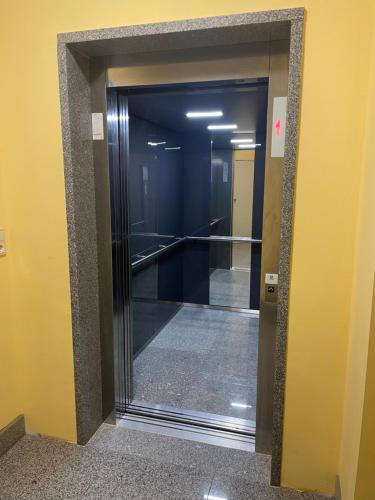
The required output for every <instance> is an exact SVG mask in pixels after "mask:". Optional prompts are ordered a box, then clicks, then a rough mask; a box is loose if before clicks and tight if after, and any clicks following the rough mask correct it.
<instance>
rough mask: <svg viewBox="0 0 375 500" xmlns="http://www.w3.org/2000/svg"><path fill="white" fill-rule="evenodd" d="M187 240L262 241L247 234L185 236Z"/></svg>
mask: <svg viewBox="0 0 375 500" xmlns="http://www.w3.org/2000/svg"><path fill="white" fill-rule="evenodd" d="M186 239H188V240H202V241H230V242H232V243H236V242H238V243H258V244H259V243H262V240H258V239H256V238H250V237H248V236H186Z"/></svg>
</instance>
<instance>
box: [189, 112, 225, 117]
mask: <svg viewBox="0 0 375 500" xmlns="http://www.w3.org/2000/svg"><path fill="white" fill-rule="evenodd" d="M222 116H223V112H222V111H188V112H187V113H186V117H187V118H221V117H222Z"/></svg>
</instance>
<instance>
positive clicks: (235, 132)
mask: <svg viewBox="0 0 375 500" xmlns="http://www.w3.org/2000/svg"><path fill="white" fill-rule="evenodd" d="M233 134H255V130H235V131H234V132H233Z"/></svg>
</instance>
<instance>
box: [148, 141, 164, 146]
mask: <svg viewBox="0 0 375 500" xmlns="http://www.w3.org/2000/svg"><path fill="white" fill-rule="evenodd" d="M147 144H148V145H149V146H161V145H162V144H167V143H166V142H165V141H164V142H152V141H149V142H148V143H147Z"/></svg>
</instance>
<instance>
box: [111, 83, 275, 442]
mask: <svg viewBox="0 0 375 500" xmlns="http://www.w3.org/2000/svg"><path fill="white" fill-rule="evenodd" d="M267 91H268V86H267V82H266V81H264V82H257V83H256V84H253V83H247V84H242V85H237V84H233V83H229V84H225V85H224V84H223V86H222V87H219V86H217V85H216V86H215V87H212V86H207V87H203V86H200V87H192V86H187V87H184V88H181V87H179V88H176V89H173V88H171V87H168V88H150V89H143V90H134V89H120V90H111V91H110V92H109V94H108V107H109V109H108V115H109V117H110V118H112V120H111V119H110V120H109V129H108V134H109V144H110V168H111V203H112V233H113V263H114V265H113V269H114V297H115V300H114V304H115V311H114V314H115V328H116V332H115V338H116V346H115V348H116V349H115V350H116V362H117V367H116V369H117V375H116V378H117V381H116V405H117V410H118V411H119V413H124V412H128V413H136V414H142V415H151V416H154V417H159V418H168V419H172V420H178V421H184V422H189V423H193V424H199V425H205V426H211V427H214V428H220V429H227V430H228V429H229V430H233V431H236V432H242V433H245V434H254V432H255V413H256V387H257V353H258V331H259V326H258V323H259V312H258V310H259V288H260V283H259V280H260V253H261V245H262V224H261V222H260V223H259V221H261V219H262V209H263V189H264V186H263V183H264V150H265V144H264V142H265V141H264V140H262V142H259V137H264V136H265V134H264V131H265V128H266V113H267ZM197 109H198V110H199V109H210V110H216V109H217V110H220V113H221V115H222V116H224V117H225V119H226V120H228V121H229V122H230V123H237V122H238V123H239V125H238V127H241V129H242V128H243V130H244V132H242V133H241V131H239V134H235V133H233V132H232V130H231V131H230V132H227V131H226V130H225V128H224V129H223V130H222V129H221V128H220V127H218V128H215V127H214V128H212V126H211V125H212V119H211V118H210V117H208V118H206V119H205V118H204V119H203V120H202V119H199V120H191V119H190V117H189V110H197ZM223 120H224V118H223V119H221V121H219V123H224V124H225V123H226V122H225V121H223ZM217 123H218V122H217V121H216V122H213V124H214V125H215V124H217ZM236 127H237V125H236ZM249 130H250V131H251V132H249ZM238 144H240V145H245V146H246V145H247V146H248V147H242V148H240V147H237V145H238ZM249 144H251V146H249ZM245 183H247V185H246V186H244V184H245ZM241 187H242V189H241ZM238 233H240V234H238Z"/></svg>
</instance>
